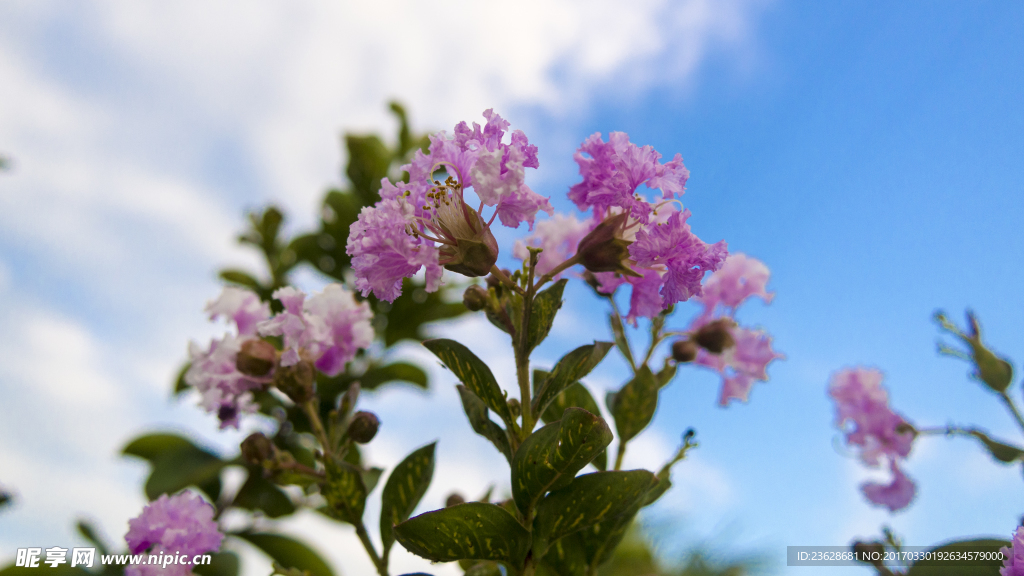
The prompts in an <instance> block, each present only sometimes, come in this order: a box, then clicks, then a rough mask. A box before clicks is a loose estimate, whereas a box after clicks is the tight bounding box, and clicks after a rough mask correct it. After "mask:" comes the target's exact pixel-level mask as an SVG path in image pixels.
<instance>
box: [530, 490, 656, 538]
mask: <svg viewBox="0 0 1024 576" xmlns="http://www.w3.org/2000/svg"><path fill="white" fill-rule="evenodd" d="M655 483H657V478H656V477H655V476H654V474H652V473H650V472H648V471H647V470H630V471H613V472H594V473H593V474H585V475H583V476H578V477H576V479H575V480H573V482H572V484H570V485H569V486H567V487H565V488H562V489H561V490H558V491H555V492H552V493H551V494H548V495H547V496H546V497H545V498H544V499H543V500H541V501H540V504H539V505H538V506H537V518H536V519H535V520H534V522H533V534H534V545H533V550H534V553H535V554H537V555H538V556H541V557H542V556H543V555H544V553H545V552H546V551H547V548H548V545H549V544H550V543H552V542H554V541H556V540H558V539H559V538H562V537H563V536H567V535H569V534H572V533H574V532H578V531H580V530H583V529H584V528H587V527H589V526H593V525H594V524H597V523H598V522H602V521H604V520H606V519H611V518H615V517H617V516H619V515H620V514H623V513H625V512H629V511H631V510H632V509H633V508H634V507H635V506H636V504H637V502H638V501H640V500H641V499H642V498H643V497H644V495H645V494H646V493H647V491H648V490H650V489H651V487H652V486H654V485H655Z"/></svg>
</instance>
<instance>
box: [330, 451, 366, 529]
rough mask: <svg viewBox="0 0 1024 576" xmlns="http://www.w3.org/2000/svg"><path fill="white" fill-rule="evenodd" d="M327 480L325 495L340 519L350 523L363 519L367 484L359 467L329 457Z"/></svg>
mask: <svg viewBox="0 0 1024 576" xmlns="http://www.w3.org/2000/svg"><path fill="white" fill-rule="evenodd" d="M326 468H327V482H326V483H325V484H324V486H323V489H322V490H323V495H324V498H325V499H326V500H327V504H328V506H329V508H330V510H331V512H332V513H333V515H334V516H335V517H336V518H337V519H338V520H342V521H344V522H348V523H350V524H355V523H357V522H359V521H360V520H362V518H363V510H364V509H365V508H366V494H367V492H366V485H365V484H364V483H363V475H362V473H361V472H360V470H359V469H358V468H356V467H355V466H353V465H351V464H349V463H347V462H336V461H334V460H331V459H327V462H326Z"/></svg>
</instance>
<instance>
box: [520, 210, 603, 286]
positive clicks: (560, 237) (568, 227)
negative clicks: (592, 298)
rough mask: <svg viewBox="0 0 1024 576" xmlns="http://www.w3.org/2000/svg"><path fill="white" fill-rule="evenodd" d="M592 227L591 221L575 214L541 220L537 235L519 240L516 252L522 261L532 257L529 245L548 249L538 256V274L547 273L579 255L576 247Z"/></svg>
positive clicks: (536, 231)
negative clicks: (581, 219)
mask: <svg viewBox="0 0 1024 576" xmlns="http://www.w3.org/2000/svg"><path fill="white" fill-rule="evenodd" d="M592 226H593V224H592V223H591V222H590V221H589V220H586V221H583V222H580V221H579V220H577V219H576V217H575V216H565V215H563V214H555V215H554V216H552V217H551V218H548V219H547V220H542V221H540V222H538V223H537V228H536V230H535V231H534V232H533V234H531V235H529V236H527V237H526V238H523V239H522V240H516V243H515V246H514V247H513V248H512V254H513V255H514V256H515V257H516V258H519V259H520V260H526V259H527V258H529V257H530V252H529V250H527V249H526V248H527V246H534V247H539V248H543V249H544V251H543V252H541V253H540V256H538V257H537V269H536V270H537V274H547V273H548V272H550V271H551V270H552V269H554V268H555V267H556V266H558V265H559V264H561V263H562V262H564V261H566V260H568V259H569V258H571V257H572V256H573V255H575V254H576V247H577V246H579V243H580V240H581V239H582V238H583V237H584V236H586V235H587V233H588V232H590V229H591V228H592Z"/></svg>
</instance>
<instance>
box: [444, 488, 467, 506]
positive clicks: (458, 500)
mask: <svg viewBox="0 0 1024 576" xmlns="http://www.w3.org/2000/svg"><path fill="white" fill-rule="evenodd" d="M465 501H466V499H465V498H463V497H462V494H459V493H458V492H453V493H451V494H450V495H449V496H448V499H447V500H445V503H444V507H445V508H451V507H452V506H455V505H457V504H462V503H464V502H465Z"/></svg>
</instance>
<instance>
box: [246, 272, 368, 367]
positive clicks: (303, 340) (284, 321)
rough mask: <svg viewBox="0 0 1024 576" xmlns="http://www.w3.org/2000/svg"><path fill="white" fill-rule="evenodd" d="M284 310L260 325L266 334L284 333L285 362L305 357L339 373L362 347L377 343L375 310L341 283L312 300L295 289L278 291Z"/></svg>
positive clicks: (282, 355)
mask: <svg viewBox="0 0 1024 576" xmlns="http://www.w3.org/2000/svg"><path fill="white" fill-rule="evenodd" d="M274 298H275V299H277V300H278V301H280V302H281V304H283V305H284V310H283V311H282V312H281V313H279V314H277V315H276V316H274V317H273V318H271V319H270V320H266V321H264V322H261V323H260V324H259V325H258V327H257V328H258V329H259V332H260V334H263V335H264V336H282V337H283V338H284V352H283V353H282V354H281V365H282V366H292V365H294V364H296V363H298V362H299V360H300V359H302V358H305V359H307V360H310V361H313V362H314V366H316V368H317V370H319V371H321V372H323V373H325V374H327V375H328V376H336V375H338V374H339V373H341V371H342V370H344V369H345V364H346V363H348V362H349V361H350V360H352V359H353V358H355V355H356V352H357V351H358V350H359V349H360V348H366V347H367V346H369V345H370V343H371V342H373V334H374V333H373V326H372V325H371V324H370V321H371V320H372V319H373V313H372V312H371V311H370V306H369V304H367V303H366V302H356V300H355V297H354V296H353V295H352V293H351V292H349V291H348V290H345V289H344V288H343V287H342V286H341V285H340V284H330V285H328V286H325V287H324V290H323V292H321V293H319V294H314V295H313V296H312V297H310V298H309V299H308V300H307V299H306V295H305V294H304V293H302V292H301V291H299V290H296V289H295V288H292V287H290V286H286V287H284V288H279V289H278V290H277V291H275V292H274Z"/></svg>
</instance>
